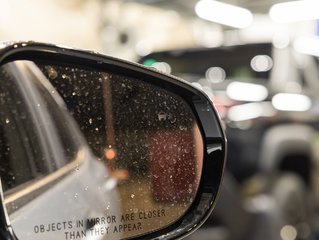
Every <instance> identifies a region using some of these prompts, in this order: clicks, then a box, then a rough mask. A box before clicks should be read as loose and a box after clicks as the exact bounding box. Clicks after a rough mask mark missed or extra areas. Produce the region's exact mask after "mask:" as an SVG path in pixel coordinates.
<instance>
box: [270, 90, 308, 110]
mask: <svg viewBox="0 0 319 240" xmlns="http://www.w3.org/2000/svg"><path fill="white" fill-rule="evenodd" d="M272 104H273V106H274V108H276V109H278V110H281V111H297V112H302V111H307V110H309V109H310V107H311V100H310V98H309V97H307V96H305V95H302V94H292V93H278V94H276V95H275V96H274V97H273V99H272Z"/></svg>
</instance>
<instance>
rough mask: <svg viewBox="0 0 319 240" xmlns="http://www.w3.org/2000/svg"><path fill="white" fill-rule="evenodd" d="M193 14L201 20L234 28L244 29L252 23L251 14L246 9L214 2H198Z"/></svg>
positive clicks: (213, 0)
mask: <svg viewBox="0 0 319 240" xmlns="http://www.w3.org/2000/svg"><path fill="white" fill-rule="evenodd" d="M195 12H196V14H197V15H198V16H199V17H200V18H202V19H205V20H208V21H212V22H216V23H220V24H223V25H227V26H231V27H234V28H246V27H248V26H249V25H251V24H252V22H253V14H252V13H251V12H250V11H249V10H248V9H245V8H241V7H237V6H234V5H230V4H226V3H222V2H219V1H215V0H200V1H198V2H197V4H196V6H195Z"/></svg>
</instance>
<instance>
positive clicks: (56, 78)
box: [0, 61, 204, 240]
mask: <svg viewBox="0 0 319 240" xmlns="http://www.w3.org/2000/svg"><path fill="white" fill-rule="evenodd" d="M0 80H1V84H0V148H1V151H0V158H1V159H0V176H1V183H2V188H3V193H4V200H5V206H6V210H7V212H8V216H9V219H10V222H11V225H12V227H13V230H14V232H15V234H16V235H17V237H18V238H19V239H32V240H36V239H39V240H40V239H41V240H44V239H52V240H53V239H54V240H59V239H65V240H69V239H126V238H129V237H137V236H140V235H143V234H146V233H151V232H153V231H156V230H160V229H162V228H164V227H167V226H169V225H171V224H173V223H174V222H176V221H178V219H180V217H181V216H183V214H184V213H185V212H186V211H187V210H188V209H189V207H190V206H191V204H192V202H193V201H194V197H195V196H196V193H197V190H198V186H199V181H200V177H201V171H202V161H203V146H204V145H203V139H202V136H201V133H200V131H199V127H198V125H197V123H196V119H195V116H194V115H193V112H192V110H191V109H190V107H189V106H188V105H187V103H186V102H185V101H184V100H183V99H182V98H181V97H179V96H178V95H177V94H175V93H172V92H170V91H167V90H165V89H162V88H160V87H157V86H155V85H152V84H149V83H146V82H144V81H142V80H141V79H136V78H133V77H127V76H125V73H123V74H116V73H112V72H110V71H100V70H96V69H89V68H84V67H79V66H72V65H67V64H56V63H47V62H31V61H14V62H9V63H6V64H4V65H2V66H1V67H0Z"/></svg>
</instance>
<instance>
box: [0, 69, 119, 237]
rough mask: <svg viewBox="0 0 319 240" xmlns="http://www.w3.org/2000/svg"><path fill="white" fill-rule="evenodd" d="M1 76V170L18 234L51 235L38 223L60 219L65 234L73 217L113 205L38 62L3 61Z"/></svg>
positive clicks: (102, 174) (100, 169)
mask: <svg viewBox="0 0 319 240" xmlns="http://www.w3.org/2000/svg"><path fill="white" fill-rule="evenodd" d="M0 76H1V78H5V79H6V81H3V82H4V83H3V84H2V85H1V86H0V91H1V92H0V111H1V124H0V125H1V128H0V134H1V136H0V137H1V144H0V147H1V148H2V149H3V150H4V151H1V156H0V157H1V161H0V173H1V180H2V185H3V188H4V191H5V203H6V207H7V210H8V213H9V216H10V220H11V222H12V225H13V229H14V230H15V231H16V234H17V236H18V237H20V236H19V232H21V233H23V234H24V236H23V238H24V239H43V238H45V239H54V238H56V236H57V235H56V232H55V235H54V234H52V236H53V237H52V238H50V231H45V232H46V235H43V232H41V231H42V230H41V226H43V228H42V229H44V228H45V229H46V230H47V229H48V228H50V226H51V227H52V225H51V224H52V223H54V224H57V223H61V224H60V225H59V226H63V228H64V229H62V228H61V234H62V235H61V236H63V234H64V232H63V231H66V230H70V229H68V228H69V227H71V225H72V224H71V222H72V221H73V218H75V219H78V220H79V221H81V219H84V218H89V217H93V216H94V217H98V216H99V215H101V214H102V213H103V211H104V212H105V206H104V205H105V204H108V205H110V204H113V205H114V204H115V205H117V203H116V201H114V199H112V198H113V197H112V196H113V195H111V194H110V193H109V192H108V189H107V188H105V183H106V180H107V178H106V177H107V172H106V169H105V167H104V166H103V165H102V164H101V163H100V162H98V161H96V160H93V156H92V155H91V153H90V151H89V150H88V148H87V146H86V144H85V143H84V141H83V139H82V137H81V135H80V134H79V132H78V130H77V128H76V126H75V125H74V121H73V119H72V118H71V117H70V116H69V115H68V113H67V111H65V109H63V108H64V106H63V104H62V103H63V102H61V100H60V98H59V97H58V96H57V95H55V93H54V92H53V91H54V90H53V88H51V89H50V85H48V83H47V82H45V79H44V78H43V76H41V75H39V73H37V71H36V67H35V66H33V67H32V66H31V65H30V66H28V65H26V64H25V63H21V64H20V63H19V64H7V65H6V66H5V67H3V69H2V71H1V72H0ZM93 175H94V177H92V176H93ZM93 187H94V188H93ZM103 187H104V188H103ZM96 188H100V191H99V192H97V191H96ZM92 206H95V207H92ZM113 207H114V208H113ZM111 209H117V207H116V206H112V208H111ZM28 219H32V223H29V222H30V221H28ZM63 222H66V224H62V223H63ZM35 223H36V224H35ZM68 223H70V224H68ZM30 224H33V225H30ZM26 233H28V234H29V235H28V236H25V234H26Z"/></svg>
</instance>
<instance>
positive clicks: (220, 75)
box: [205, 67, 226, 83]
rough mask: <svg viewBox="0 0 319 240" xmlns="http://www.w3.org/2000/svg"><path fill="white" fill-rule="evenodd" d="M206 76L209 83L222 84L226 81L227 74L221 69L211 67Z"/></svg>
mask: <svg viewBox="0 0 319 240" xmlns="http://www.w3.org/2000/svg"><path fill="white" fill-rule="evenodd" d="M205 76H206V79H207V80H208V82H211V83H220V82H223V81H224V80H225V78H226V72H225V70H224V69H222V68H221V67H211V68H208V69H207V71H206V73H205Z"/></svg>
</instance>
